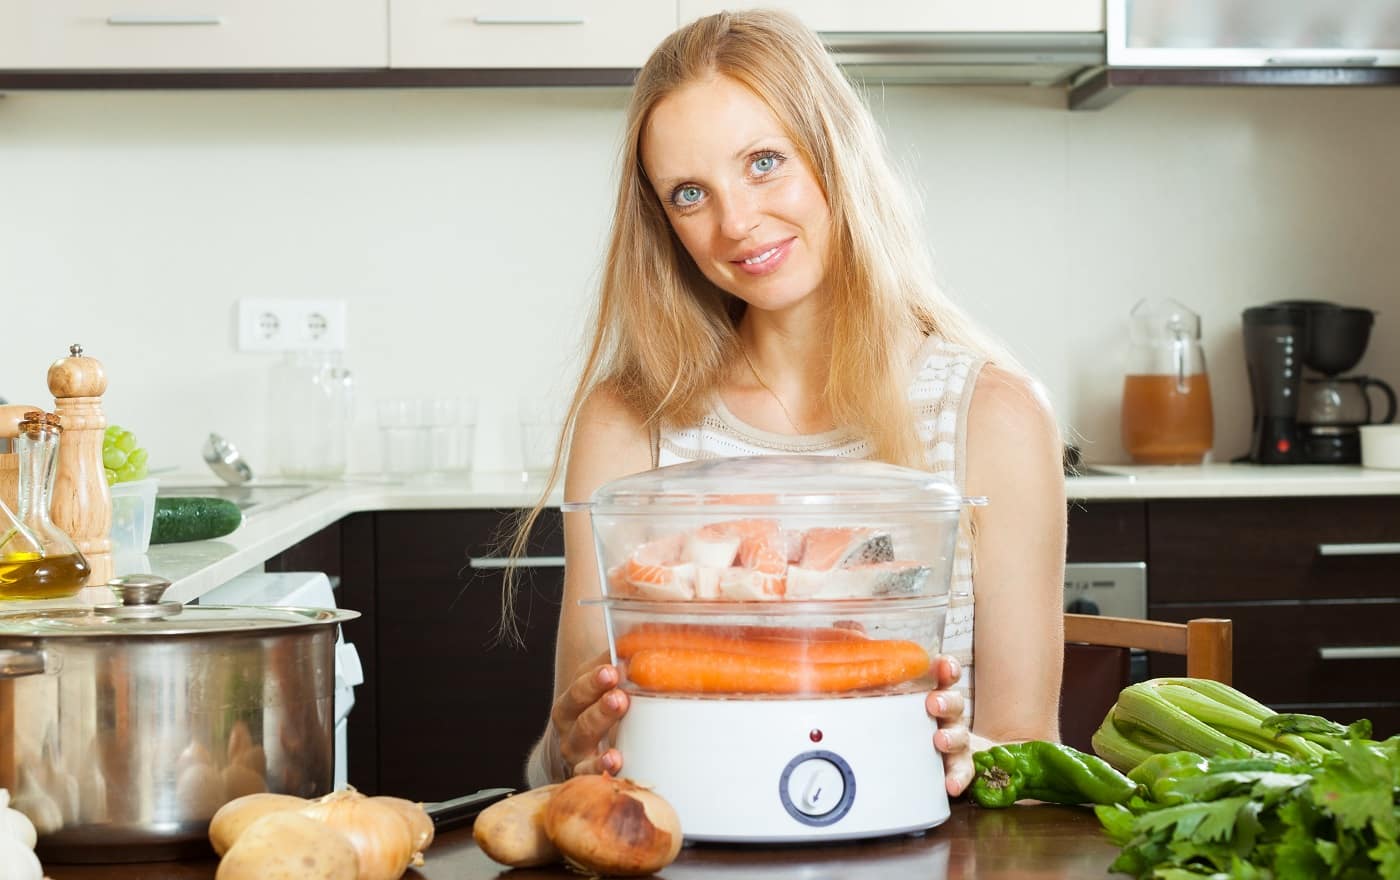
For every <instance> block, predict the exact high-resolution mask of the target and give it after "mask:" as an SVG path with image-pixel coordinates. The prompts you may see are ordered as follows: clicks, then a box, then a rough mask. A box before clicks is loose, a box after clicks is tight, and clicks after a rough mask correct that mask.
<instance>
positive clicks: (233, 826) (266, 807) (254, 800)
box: [209, 794, 310, 855]
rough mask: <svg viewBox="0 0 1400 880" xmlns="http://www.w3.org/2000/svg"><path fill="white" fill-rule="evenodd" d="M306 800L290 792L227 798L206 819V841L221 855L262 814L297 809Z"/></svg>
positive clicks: (303, 804)
mask: <svg viewBox="0 0 1400 880" xmlns="http://www.w3.org/2000/svg"><path fill="white" fill-rule="evenodd" d="M309 803H310V801H308V800H307V799H306V798H299V797H296V796H294V795H290V794H250V795H244V796H243V797H241V798H237V799H235V800H231V801H229V802H228V803H226V804H224V805H223V806H222V807H219V810H218V812H216V813H215V814H214V818H213V819H210V820H209V842H210V843H211V844H213V845H214V852H216V853H218V854H219V855H223V854H224V853H226V852H228V851H229V850H230V849H232V848H233V845H234V843H235V842H237V840H238V838H239V837H240V836H241V835H242V834H243V832H244V831H246V830H247V828H248V826H249V825H252V824H253V823H254V822H256V821H258V820H259V819H261V818H262V817H263V816H266V815H268V814H269V813H285V812H289V811H291V810H299V809H301V808H302V807H304V806H306V805H307V804H309Z"/></svg>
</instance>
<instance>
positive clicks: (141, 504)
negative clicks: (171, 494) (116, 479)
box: [108, 477, 160, 555]
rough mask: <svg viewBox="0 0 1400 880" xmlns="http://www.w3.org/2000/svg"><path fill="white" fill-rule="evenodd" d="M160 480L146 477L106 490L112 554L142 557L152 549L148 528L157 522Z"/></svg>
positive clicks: (112, 486)
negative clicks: (108, 499)
mask: <svg viewBox="0 0 1400 880" xmlns="http://www.w3.org/2000/svg"><path fill="white" fill-rule="evenodd" d="M158 488H160V480H159V479H158V478H156V477H147V478H146V479H144V480H132V481H131V482H129V483H114V484H112V485H111V486H109V487H108V492H110V493H111V495H112V531H111V532H110V533H109V535H110V537H111V540H112V553H113V554H121V555H127V554H141V553H145V552H146V551H147V550H149V549H150V547H151V526H152V525H154V524H155V520H156V490H157V489H158Z"/></svg>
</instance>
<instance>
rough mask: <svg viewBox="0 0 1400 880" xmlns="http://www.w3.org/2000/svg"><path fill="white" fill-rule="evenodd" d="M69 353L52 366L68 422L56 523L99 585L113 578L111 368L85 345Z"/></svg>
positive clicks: (57, 408) (57, 481)
mask: <svg viewBox="0 0 1400 880" xmlns="http://www.w3.org/2000/svg"><path fill="white" fill-rule="evenodd" d="M68 353H69V357H66V358H59V359H58V360H56V361H54V362H53V364H52V365H51V366H50V367H49V376H48V378H49V391H50V392H52V393H53V396H54V412H55V413H57V414H58V417H59V418H60V419H61V420H62V423H63V439H62V440H61V441H60V442H59V444H58V466H57V468H56V473H55V474H54V478H53V506H52V510H51V511H50V513H51V515H52V518H53V522H54V525H56V526H58V528H59V529H61V530H62V531H63V532H64V534H66V535H68V537H70V538H72V539H73V543H74V544H76V545H78V549H79V550H80V551H82V554H83V556H84V557H86V558H87V561H88V565H89V566H91V568H92V574H91V575H90V576H89V577H88V586H95V585H99V584H105V583H107V581H109V580H111V579H112V541H111V538H110V537H108V535H109V533H110V532H111V528H112V496H111V493H109V492H108V491H107V476H106V473H105V472H104V471H103V469H102V437H103V434H104V433H105V432H106V428H107V418H106V416H104V415H103V414H102V393H103V392H104V391H106V390H107V372H106V371H105V370H103V369H102V364H101V362H100V361H97V360H96V359H94V358H90V357H86V356H85V355H84V354H83V347H82V346H81V345H73V346H70V347H69V349H68Z"/></svg>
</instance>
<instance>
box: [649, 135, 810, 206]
mask: <svg viewBox="0 0 1400 880" xmlns="http://www.w3.org/2000/svg"><path fill="white" fill-rule="evenodd" d="M767 140H787V138H786V137H784V136H783V135H774V134H765V135H762V136H761V137H757V138H754V139H753V140H751V141H749V142H748V143H747V144H745V145H744V146H743V147H741V148H740V149H739V150H738V151H737V152H735V153H734V158H735V159H742V158H744V156H745V155H747V154H748V153H751V152H753V148H754V147H756V146H758V145H759V144H761V143H763V142H764V141H767ZM689 179H690V178H688V177H667V178H665V179H663V180H657V181H653V183H654V184H655V185H656V188H657V189H659V190H662V191H665V192H669V191H671V190H673V189H675V188H676V186H677V185H679V184H680V183H682V182H684V181H686V180H689Z"/></svg>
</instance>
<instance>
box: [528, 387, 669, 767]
mask: <svg viewBox="0 0 1400 880" xmlns="http://www.w3.org/2000/svg"><path fill="white" fill-rule="evenodd" d="M650 467H651V445H650V439H649V436H648V432H647V428H646V426H645V425H644V424H643V423H642V421H641V419H640V418H639V417H638V416H637V415H636V414H635V413H633V412H631V410H630V409H629V408H628V407H627V405H626V404H625V403H624V402H623V401H622V400H621V399H620V398H619V397H618V396H617V395H616V394H614V393H613V392H611V391H609V390H607V389H604V388H600V389H598V390H595V391H594V392H593V393H592V394H591V395H590V396H589V398H588V399H587V400H586V401H585V402H584V405H583V408H582V409H581V410H580V411H579V415H578V420H577V423H576V425H575V427H574V436H573V441H572V443H571V444H570V450H569V463H568V469H567V471H566V473H565V477H564V499H565V500H566V501H587V500H588V499H589V497H591V496H592V494H593V491H594V490H595V489H597V488H598V487H599V486H600V485H602V484H603V483H606V482H608V481H609V480H613V479H616V478H618V477H622V476H626V475H627V474H632V473H637V472H639V471H644V470H647V469H648V468H650ZM601 595H602V591H601V587H600V585H599V582H598V563H597V557H596V555H595V553H594V550H593V527H592V524H591V522H590V520H589V516H588V514H587V513H566V514H564V599H563V606H562V608H561V609H560V612H559V632H558V637H557V639H556V642H555V651H554V711H553V712H552V713H551V717H550V723H549V725H548V727H546V729H545V734H544V736H543V737H542V738H541V739H540V741H539V742H538V743H536V745H535V749H534V751H533V752H532V753H531V756H530V762H529V765H528V770H527V776H528V778H529V782H530V784H531V785H532V786H535V785H541V784H544V783H545V782H550V781H558V780H560V779H562V778H564V777H566V776H568V775H570V774H571V772H574V770H575V769H576V767H577V764H578V762H577V761H575V760H571V759H570V757H568V756H566V754H565V753H571V752H572V753H575V755H576V754H577V752H578V750H579V749H582V748H584V745H583V742H584V741H586V740H591V741H592V743H593V744H595V745H596V743H597V742H598V741H599V740H600V739H601V738H602V736H603V735H604V734H605V733H606V732H607V730H608V729H609V728H610V727H611V726H612V724H613V723H615V720H616V719H615V718H610V717H609V716H608V713H607V712H605V711H604V709H605V707H604V706H602V705H599V703H600V698H602V697H604V696H605V695H606V694H608V692H609V691H610V690H611V684H612V683H615V678H613V679H612V680H611V681H603V682H598V681H597V680H596V677H595V676H594V673H595V672H596V670H597V667H598V666H599V665H600V664H606V662H607V658H606V656H605V654H606V652H607V647H608V641H607V633H606V631H605V629H604V626H603V613H602V610H601V609H599V608H597V607H596V606H595V607H582V606H580V605H579V602H580V600H583V599H596V598H598V597H600V596H601ZM625 708H626V707H625V705H624V706H623V707H622V710H623V711H625ZM595 730H596V732H597V735H596V736H595V735H594V731H595ZM585 769H586V770H591V769H594V768H591V767H590V768H585Z"/></svg>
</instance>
